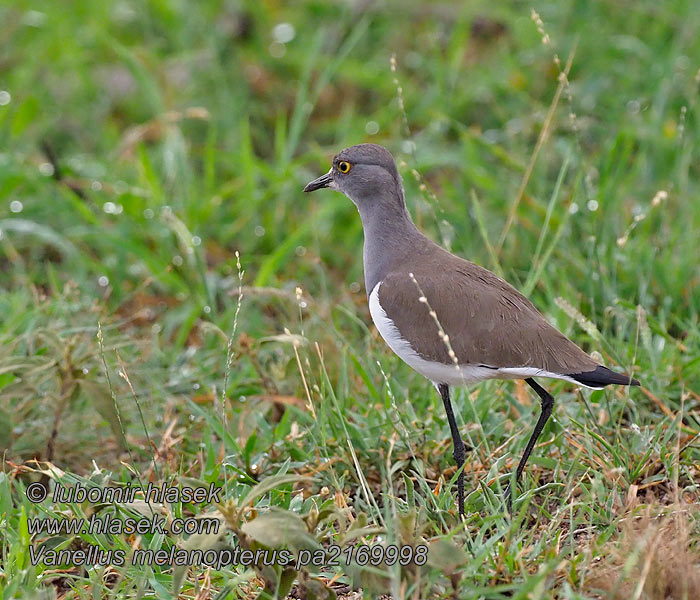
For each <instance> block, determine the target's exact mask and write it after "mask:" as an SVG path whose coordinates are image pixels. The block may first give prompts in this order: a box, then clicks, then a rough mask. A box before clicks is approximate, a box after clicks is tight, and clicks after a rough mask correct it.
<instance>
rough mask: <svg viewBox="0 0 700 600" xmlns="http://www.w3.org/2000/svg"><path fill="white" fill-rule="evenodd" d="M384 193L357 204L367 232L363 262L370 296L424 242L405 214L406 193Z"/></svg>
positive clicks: (406, 212) (400, 191)
mask: <svg viewBox="0 0 700 600" xmlns="http://www.w3.org/2000/svg"><path fill="white" fill-rule="evenodd" d="M398 191H399V194H400V197H399V198H397V197H396V192H395V191H394V190H391V191H388V192H382V193H381V196H379V197H377V196H375V197H374V198H372V199H365V201H363V202H358V203H356V204H357V206H358V209H359V211H360V218H361V219H362V227H363V229H364V232H365V243H364V252H363V262H364V268H365V288H366V291H367V295H368V296H369V294H370V293H371V292H372V290H373V289H374V287H375V286H376V285H377V283H379V282H380V281H381V280H382V279H384V277H386V275H387V274H388V273H390V272H391V270H392V269H394V268H396V267H398V266H399V265H401V264H402V263H403V262H404V261H405V260H406V259H407V258H408V257H409V256H410V255H411V254H412V252H414V251H415V250H416V244H417V243H418V242H419V241H420V240H421V239H422V238H423V236H422V235H421V233H420V232H419V231H418V230H417V229H416V226H415V225H414V224H413V221H411V216H410V215H409V214H408V211H407V210H406V204H405V202H404V198H403V190H402V189H401V188H400V187H399V189H398Z"/></svg>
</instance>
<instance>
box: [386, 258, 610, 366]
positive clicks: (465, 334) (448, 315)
mask: <svg viewBox="0 0 700 600" xmlns="http://www.w3.org/2000/svg"><path fill="white" fill-rule="evenodd" d="M413 266H415V268H413V267H412V266H411V265H406V266H405V267H401V268H399V269H395V270H394V271H392V272H391V273H390V274H389V275H388V276H387V277H386V278H385V279H384V280H383V282H382V285H381V286H380V288H379V302H380V304H381V306H382V308H383V309H384V310H385V311H386V314H387V316H388V317H389V318H390V319H391V320H392V321H393V322H394V324H395V325H396V327H397V328H398V329H399V331H401V333H402V335H403V337H404V338H405V339H406V340H407V341H408V342H409V343H410V344H411V346H412V347H413V349H414V350H415V351H416V352H417V353H418V354H419V355H420V356H422V357H423V358H425V359H426V360H432V361H439V362H442V363H445V364H451V362H452V361H451V360H450V357H449V354H448V349H447V346H446V344H445V342H444V341H443V340H441V339H440V337H439V335H438V327H437V325H436V323H435V320H434V319H433V318H432V317H431V316H430V314H429V308H428V307H427V306H426V304H425V303H422V302H420V300H419V297H420V292H419V291H418V289H417V287H416V284H415V283H414V282H413V281H412V280H411V278H410V275H409V273H411V272H412V273H413V274H414V277H415V278H416V281H417V282H418V284H419V285H420V287H421V289H422V291H423V293H424V294H425V296H426V298H427V300H428V304H429V305H430V307H431V308H432V309H433V310H434V311H435V312H436V314H437V318H438V320H439V321H440V324H441V325H442V327H443V329H444V330H445V332H446V333H447V334H448V336H449V339H450V344H451V346H452V349H453V350H454V352H455V354H456V355H457V358H458V359H459V362H460V364H472V365H485V366H491V367H536V368H539V369H543V370H545V371H550V372H552V373H558V374H568V373H581V372H586V371H592V370H594V369H596V368H597V367H598V363H596V362H595V361H594V360H593V359H591V358H590V357H589V356H588V355H587V354H586V353H585V352H584V351H583V350H581V349H580V348H579V347H578V346H576V344H574V343H573V342H572V341H570V340H569V339H567V338H566V337H565V336H564V335H563V334H562V333H560V332H559V331H557V330H556V329H555V328H554V327H552V326H551V325H550V324H549V323H548V322H547V320H546V319H545V318H544V317H543V316H542V315H541V314H540V313H539V312H538V311H537V309H536V308H535V307H534V306H533V305H532V303H531V302H530V301H529V300H528V299H527V298H525V296H523V295H522V294H521V293H520V292H518V291H517V290H516V289H515V288H514V287H513V286H511V285H510V284H508V283H507V282H506V281H504V280H503V279H501V278H500V277H498V276H496V275H495V274H493V273H491V271H488V270H486V269H484V268H483V267H480V266H478V265H475V264H474V263H471V262H468V261H466V260H463V259H461V258H459V257H457V256H454V255H453V254H450V253H449V252H447V251H445V250H443V249H442V248H439V247H438V246H432V248H430V249H429V251H427V252H426V253H425V254H423V256H422V257H421V260H419V261H416V263H414V265H413Z"/></svg>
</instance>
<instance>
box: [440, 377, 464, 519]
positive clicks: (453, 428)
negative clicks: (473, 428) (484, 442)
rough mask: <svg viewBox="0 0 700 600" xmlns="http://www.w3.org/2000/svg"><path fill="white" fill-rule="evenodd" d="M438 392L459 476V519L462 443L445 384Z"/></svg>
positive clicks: (461, 508) (462, 498)
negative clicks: (447, 424) (448, 428)
mask: <svg viewBox="0 0 700 600" xmlns="http://www.w3.org/2000/svg"><path fill="white" fill-rule="evenodd" d="M438 391H439V392H440V396H441V397H442V403H443V404H444V405H445V412H446V413H447V422H448V423H449V424H450V432H451V433H452V444H453V446H454V451H453V452H452V456H453V457H454V459H455V462H456V463H457V469H459V475H458V476H457V507H458V509H459V515H460V517H463V516H464V469H463V468H462V467H463V465H464V442H463V441H462V438H461V436H460V435H459V429H458V428H457V421H455V415H454V413H453V412H452V403H451V402H450V388H449V386H448V385H447V384H445V383H441V384H439V385H438Z"/></svg>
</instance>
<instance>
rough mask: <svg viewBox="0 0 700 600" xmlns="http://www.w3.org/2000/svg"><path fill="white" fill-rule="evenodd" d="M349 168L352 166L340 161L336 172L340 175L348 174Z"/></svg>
mask: <svg viewBox="0 0 700 600" xmlns="http://www.w3.org/2000/svg"><path fill="white" fill-rule="evenodd" d="M351 168H352V165H351V164H350V163H349V162H347V161H345V160H341V161H340V162H339V163H338V171H340V172H341V173H349V172H350V169H351Z"/></svg>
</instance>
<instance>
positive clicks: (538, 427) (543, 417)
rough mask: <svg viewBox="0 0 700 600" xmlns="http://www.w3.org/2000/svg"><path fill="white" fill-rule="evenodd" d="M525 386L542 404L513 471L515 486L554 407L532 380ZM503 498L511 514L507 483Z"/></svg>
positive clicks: (509, 492)
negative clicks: (527, 386) (533, 391)
mask: <svg viewBox="0 0 700 600" xmlns="http://www.w3.org/2000/svg"><path fill="white" fill-rule="evenodd" d="M525 381H526V382H527V384H528V385H529V386H530V387H531V388H532V389H533V390H535V391H536V392H537V395H538V396H539V397H540V402H541V404H542V412H540V418H539V419H537V423H536V424H535V430H534V431H533V432H532V435H531V436H530V439H529V441H528V442H527V446H526V447H525V452H524V453H523V457H522V458H521V459H520V462H519V463H518V468H517V469H516V470H515V484H516V485H517V483H518V480H519V479H520V476H521V475H522V474H523V469H524V468H525V464H526V463H527V459H528V458H530V454H531V453H532V449H533V448H534V447H535V444H536V443H537V438H539V437H540V433H542V429H544V426H545V424H546V423H547V420H548V419H549V417H550V415H551V414H552V408H553V407H554V396H552V394H550V393H549V392H548V391H547V390H545V389H544V388H543V387H541V386H540V385H539V384H538V383H537V382H536V381H535V380H534V379H532V378H528V379H526V380H525ZM505 497H506V506H507V507H508V512H509V513H510V512H513V511H512V508H513V499H512V495H511V490H510V482H509V483H508V485H507V487H506V492H505Z"/></svg>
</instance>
